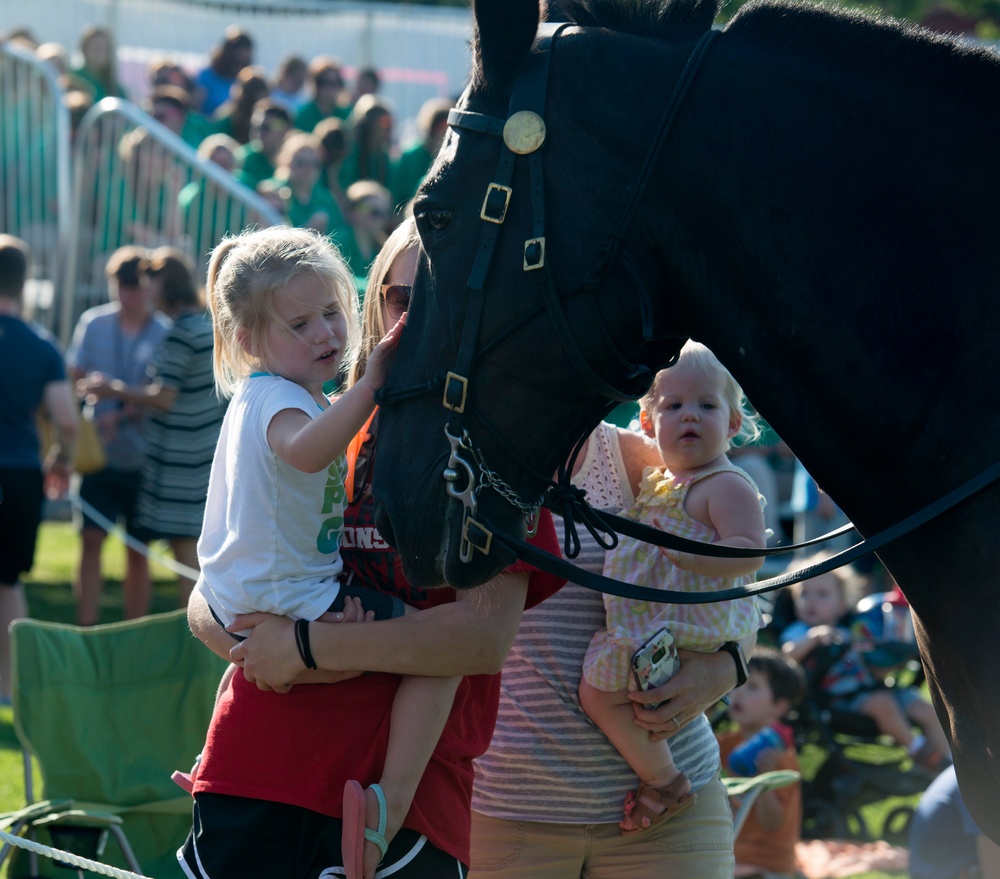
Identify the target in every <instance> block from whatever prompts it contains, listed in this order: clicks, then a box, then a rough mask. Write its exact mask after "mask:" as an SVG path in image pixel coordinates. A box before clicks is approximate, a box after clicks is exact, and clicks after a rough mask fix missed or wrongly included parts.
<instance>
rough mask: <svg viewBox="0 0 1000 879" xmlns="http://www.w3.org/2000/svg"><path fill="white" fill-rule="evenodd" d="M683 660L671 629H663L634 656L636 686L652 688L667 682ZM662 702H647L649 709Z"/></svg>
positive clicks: (633, 668) (638, 687)
mask: <svg viewBox="0 0 1000 879" xmlns="http://www.w3.org/2000/svg"><path fill="white" fill-rule="evenodd" d="M680 665H681V661H680V659H679V658H678V656H677V647H676V646H675V645H674V636H673V635H671V634H670V630H669V629H661V630H660V631H659V632H657V633H656V634H655V635H654V636H653V637H652V638H650V639H649V640H648V641H647V642H646V643H645V644H643V645H642V647H640V648H639V649H638V650H637V651H636V652H635V654H634V655H633V657H632V675H633V677H634V678H635V685H636V688H637V689H639V690H652V689H653V688H654V687H658V686H660V685H661V684H665V683H666V682H667V681H669V680H670V679H671V678H672V677H673V676H674V674H675V672H676V671H677V669H678V668H680ZM662 704H663V703H662V702H657V703H656V704H647V705H646V707H647V708H649V709H653V708H658V707H659V706H660V705H662Z"/></svg>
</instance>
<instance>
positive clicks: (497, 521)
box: [375, 0, 1000, 841]
mask: <svg viewBox="0 0 1000 879" xmlns="http://www.w3.org/2000/svg"><path fill="white" fill-rule="evenodd" d="M543 12H544V10H543ZM716 12H717V10H716V8H715V6H714V5H712V4H711V3H709V2H702V0H673V2H666V3H663V2H656V0H645V2H639V0H628V2H626V0H620V2H616V0H579V2H578V3H576V2H569V0H566V2H561V3H560V7H559V10H558V15H559V17H560V18H566V19H568V20H569V21H571V22H573V23H574V24H573V26H570V27H568V28H566V29H564V30H563V31H562V32H561V33H560V35H559V37H558V39H557V40H552V41H551V42H550V43H549V44H548V48H547V49H546V50H545V51H544V53H543V52H542V49H541V48H540V46H539V45H538V44H536V43H535V40H536V29H537V26H538V23H539V8H538V0H489V2H487V0H478V2H476V3H475V22H476V34H475V40H474V73H473V79H472V81H471V84H470V86H469V88H468V89H467V91H466V93H465V95H464V96H463V98H462V100H461V102H460V105H459V109H460V111H461V112H459V113H458V114H456V115H455V116H454V119H453V122H454V129H453V131H452V132H451V134H450V135H449V137H448V139H447V140H446V142H445V145H444V147H443V150H442V154H441V156H440V157H439V159H438V161H437V163H436V165H435V167H434V169H433V171H432V173H431V175H430V177H429V179H428V180H427V182H426V183H425V185H424V187H423V188H422V191H421V193H420V194H419V196H418V199H417V204H416V206H415V213H416V215H417V218H418V223H419V227H420V234H421V238H422V241H423V245H424V249H425V251H426V258H425V260H424V261H423V262H422V265H421V266H420V268H419V271H418V277H417V281H416V286H415V290H414V299H413V307H412V309H411V312H410V319H409V325H408V326H407V328H406V332H405V333H404V334H403V339H402V343H401V345H400V348H399V352H398V356H397V358H396V362H395V366H394V369H393V373H392V376H391V385H392V388H391V389H390V390H389V391H388V392H387V393H386V395H385V406H384V410H383V421H382V425H381V427H380V430H379V440H378V442H379V451H378V460H379V466H378V470H377V473H376V476H375V491H376V497H377V499H378V501H379V503H380V505H381V508H380V512H379V514H378V515H379V518H378V524H379V528H380V530H381V531H382V533H383V535H384V536H385V537H386V538H387V539H389V540H390V541H391V542H393V543H394V544H395V545H396V546H397V547H398V548H399V549H400V551H401V552H402V554H403V557H404V560H405V566H406V571H407V574H408V576H409V577H410V579H411V581H413V582H415V583H418V584H423V585H433V584H438V583H441V582H442V581H443V580H447V581H448V582H449V583H451V584H452V585H454V586H457V587H460V588H465V587H469V586H473V585H475V584H477V583H480V582H483V581H484V580H485V579H487V578H488V577H490V576H491V575H493V574H494V573H495V572H496V571H497V570H499V569H500V568H502V567H503V566H504V565H506V564H507V563H508V562H509V561H510V555H509V552H507V551H504V550H502V549H498V547H497V546H496V543H494V545H493V546H492V547H490V550H491V551H490V552H489V553H488V554H487V553H486V552H483V551H482V550H484V549H486V548H487V547H486V542H487V539H488V534H489V532H490V531H492V532H496V533H509V534H522V533H523V530H524V521H525V513H526V512H528V511H530V509H531V508H532V507H533V506H534V503H535V500H536V498H537V497H538V496H539V495H540V494H541V493H542V491H543V489H544V487H545V485H544V480H545V477H546V476H547V475H548V474H551V473H553V472H554V471H555V469H556V467H557V465H558V464H559V463H560V462H562V461H564V460H565V458H566V456H567V454H568V452H569V450H570V448H571V446H572V445H573V443H574V442H575V441H576V440H577V438H578V437H580V436H582V435H583V434H585V433H586V432H587V431H589V429H590V428H591V427H592V426H593V425H594V424H595V423H596V421H597V420H598V419H599V418H600V417H601V414H602V412H604V411H606V409H607V407H608V396H609V395H610V396H614V395H616V394H617V393H618V392H621V394H622V395H624V394H628V393H633V394H637V393H638V392H639V390H641V388H642V385H643V384H644V383H645V382H646V381H648V374H647V373H646V372H645V371H644V370H643V369H642V368H641V367H637V366H636V365H635V364H644V365H645V366H648V367H649V368H650V369H652V370H654V371H655V369H657V368H660V367H662V366H663V365H664V364H665V363H667V362H668V360H669V358H670V356H671V355H672V354H673V352H674V351H675V350H676V349H677V347H678V346H679V344H680V342H681V340H682V339H683V338H686V337H690V338H695V339H698V340H700V341H702V342H704V343H705V344H707V345H709V346H710V347H711V348H712V349H713V350H714V351H715V352H716V354H717V355H718V356H719V357H720V358H721V359H722V361H723V362H724V363H725V364H726V365H727V366H728V367H729V368H730V369H731V371H732V372H733V373H734V375H735V376H736V377H737V379H738V380H739V381H740V383H741V384H742V385H743V387H744V389H745V390H746V392H747V394H748V396H749V398H750V400H751V401H752V402H753V403H754V405H755V406H757V408H758V409H759V410H760V411H761V413H762V414H763V415H764V416H765V417H766V418H767V420H768V421H769V422H770V423H771V424H772V425H773V426H774V428H775V429H776V430H777V431H778V433H779V434H780V435H781V436H782V438H784V439H785V440H786V441H787V442H788V443H789V445H790V446H791V448H792V449H793V450H794V451H795V453H796V454H797V455H798V456H799V457H800V458H801V460H802V461H803V463H804V464H805V466H806V467H807V469H808V470H809V471H810V472H811V473H812V474H813V475H814V476H815V477H816V479H817V480H818V482H819V484H820V485H822V486H823V487H824V488H826V489H827V490H828V491H829V492H830V493H831V495H832V496H833V498H834V499H835V500H836V501H837V503H838V504H839V505H840V506H841V507H842V508H843V509H844V511H845V512H846V513H847V514H848V515H849V516H850V518H851V519H852V520H853V522H854V523H855V524H856V525H857V526H858V528H859V530H860V531H861V532H862V533H864V534H873V533H875V532H878V531H879V530H881V529H883V528H884V527H886V526H889V525H891V524H892V523H894V522H896V521H898V520H900V519H901V518H903V517H904V516H905V515H907V514H909V513H912V512H914V511H916V510H918V509H920V508H921V507H923V506H924V505H925V504H927V503H929V502H931V501H933V500H934V499H935V498H937V497H940V496H942V495H944V494H946V493H947V492H949V491H950V490H952V489H954V488H955V487H956V486H957V485H959V484H961V483H963V482H964V481H966V480H968V479H970V478H972V477H974V476H975V475H976V474H977V473H979V472H980V471H983V470H984V469H986V468H987V467H988V466H990V465H991V464H993V463H994V462H995V461H996V460H997V457H998V454H1000V452H998V445H1000V443H998V439H997V438H998V436H1000V407H998V405H997V391H998V374H1000V372H998V370H1000V362H998V361H1000V356H998V348H997V342H996V333H997V330H998V328H1000V297H998V296H997V293H998V292H1000V290H998V287H1000V284H998V281H997V264H996V257H997V255H998V251H1000V178H998V176H997V175H996V174H994V173H993V171H991V168H992V167H993V165H994V164H995V163H996V156H997V150H998V148H1000V59H998V58H997V56H995V55H993V54H992V53H990V52H988V51H986V50H984V49H979V48H973V47H969V46H963V45H961V44H959V43H957V42H954V41H952V40H949V39H945V38H942V37H936V36H933V35H931V34H929V33H926V32H923V31H920V30H917V29H914V28H911V27H908V26H904V25H901V24H898V23H894V22H889V21H878V20H874V19H871V18H866V17H861V16H858V15H854V14H850V13H845V12H837V11H830V10H825V9H821V8H817V7H813V6H805V5H793V4H788V3H755V4H752V5H749V6H747V7H744V8H743V9H742V10H741V11H740V12H739V13H738V14H737V15H736V17H735V18H734V19H733V20H732V21H731V22H730V23H729V24H728V26H727V27H726V28H725V29H724V30H723V31H722V32H721V33H718V34H716V37H715V39H714V42H712V44H711V45H706V44H705V42H704V41H703V40H702V38H703V35H704V34H706V33H707V32H708V31H709V29H710V27H711V24H712V21H713V19H714V17H715V15H716ZM553 13H554V10H550V15H549V17H550V18H554V17H555V15H554V14H553ZM696 44H697V45H696ZM533 46H534V48H533ZM693 53H694V55H695V57H697V59H698V60H699V61H700V65H699V66H697V68H696V67H695V65H694V64H691V65H689V63H688V62H689V58H691V57H692V55H693ZM543 54H544V55H545V57H547V58H548V59H549V61H548V63H549V65H550V69H549V70H548V71H547V73H545V72H544V65H542V71H543V72H542V74H541V75H539V74H538V72H537V71H536V72H535V73H534V74H530V73H529V74H527V76H528V80H529V85H528V86H521V85H519V86H517V90H518V95H515V97H514V98H513V99H512V98H511V92H512V88H514V83H515V80H517V81H518V82H521V83H523V82H524V81H525V80H524V79H523V78H522V79H518V73H519V70H522V69H523V68H524V67H525V65H526V66H527V67H528V69H529V70H530V69H531V68H532V67H533V66H534V65H535V64H536V62H537V61H538V59H539V58H540V57H542V55H543ZM539 83H540V86H539ZM678 83H680V84H681V87H680V88H678ZM522 90H523V91H524V92H525V94H527V96H528V97H527V99H526V103H522V100H521V96H520V91H522ZM539 91H540V92H541V94H542V95H543V96H544V107H542V106H541V104H540V103H539V94H538V93H539ZM525 107H527V108H528V109H531V110H534V112H535V113H536V116H527V117H522V122H523V123H524V124H522V125H520V126H516V127H515V128H514V129H512V130H511V131H510V132H508V134H507V135H506V137H505V138H504V140H505V142H506V144H507V147H509V148H511V149H513V152H512V153H508V151H507V149H506V148H503V146H502V143H501V138H500V131H499V129H500V127H502V126H503V125H504V120H506V119H507V117H508V115H509V112H510V111H511V110H520V109H524V108H525ZM537 117H543V118H544V124H545V131H544V134H543V133H542V132H541V130H540V126H539V125H538V121H537ZM491 120H498V121H491ZM539 144H540V146H539ZM502 149H503V156H504V158H503V159H501V158H500V157H501V150H502ZM508 178H509V179H508ZM540 217H541V219H540ZM484 230H485V231H484ZM541 238H544V242H543V243H542V242H540V241H539V239H541ZM526 242H527V243H526ZM484 263H485V264H487V268H488V271H485V270H484ZM470 274H471V277H470ZM480 312H481V314H480ZM463 331H464V336H463ZM449 373H453V374H452V375H448V374H449ZM446 375H447V378H446ZM443 403H444V404H446V405H442V404H443ZM446 425H447V431H448V433H450V434H451V437H452V439H451V440H450V441H449V440H448V439H447V437H446V433H445V429H446ZM449 442H451V444H452V445H451V446H449ZM446 469H447V470H448V471H449V472H448V478H449V481H445V479H443V478H442V474H443V472H444V471H445V470H446ZM470 478H471V479H472V480H474V481H475V485H476V486H477V487H478V489H479V490H478V492H475V493H474V494H475V498H474V500H475V504H474V506H473V507H472V508H471V509H470V508H469V506H468V505H465V506H463V503H462V498H463V496H464V498H465V499H466V500H467V499H468V496H469V495H470V493H473V492H471V489H470V485H469V483H468V480H469V479H470ZM512 501H513V503H512ZM470 518H471V519H472V520H473V522H472V525H473V527H472V531H471V532H467V533H465V537H466V538H468V539H463V530H462V529H463V523H464V524H466V525H468V522H466V520H467V519H470ZM998 527H1000V488H998V487H991V488H989V489H987V490H985V491H983V492H981V493H980V494H978V495H977V496H976V497H975V498H973V499H972V500H969V501H967V502H965V503H963V504H961V505H960V506H959V507H957V508H956V509H954V510H953V511H951V512H948V513H947V514H946V515H944V516H942V517H940V518H939V519H937V520H935V521H934V522H932V523H931V524H928V525H925V526H924V527H922V528H920V529H919V530H918V531H917V532H915V533H913V534H912V535H911V536H908V537H906V538H904V539H901V540H898V541H897V542H895V543H893V544H891V545H890V546H888V547H886V548H885V549H884V551H883V552H881V553H880V555H881V558H882V560H883V561H884V562H885V564H886V565H887V567H888V569H889V570H890V571H891V572H892V574H893V575H894V576H895V578H896V579H897V580H898V582H899V583H900V585H901V587H902V588H903V590H904V592H905V593H906V595H907V597H908V598H909V600H910V603H911V605H912V608H913V611H914V616H915V621H916V629H917V633H918V638H919V643H920V647H921V652H922V655H923V659H924V664H925V667H926V671H927V679H928V681H929V684H930V688H931V693H932V696H933V700H934V704H935V705H936V707H937V711H938V713H939V715H940V717H941V720H942V722H943V724H944V727H945V729H946V730H947V732H948V734H949V737H950V739H951V741H952V743H953V746H954V756H955V760H956V764H957V768H958V774H959V780H960V784H961V787H962V791H963V793H964V795H965V798H966V800H967V802H968V804H969V806H970V808H971V809H972V811H973V814H974V815H975V817H976V819H977V821H978V822H979V824H980V826H981V827H982V828H983V830H984V831H985V832H986V833H988V834H989V835H990V836H991V837H992V838H994V839H996V840H998V841H1000V809H998V808H997V804H998V803H1000V762H998V761H1000V699H998V698H997V696H996V693H997V686H998V685H997V679H998V672H1000V660H998V659H997V658H995V657H994V656H993V654H992V647H991V646H990V645H991V644H993V643H994V640H993V639H994V638H998V637H1000V601H998V595H997V583H998V577H1000V575H998V571H1000V541H998V538H997V534H998ZM463 558H464V559H467V560H463Z"/></svg>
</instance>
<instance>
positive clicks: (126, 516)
mask: <svg viewBox="0 0 1000 879" xmlns="http://www.w3.org/2000/svg"><path fill="white" fill-rule="evenodd" d="M141 476H142V472H141V471H139V470H112V469H111V468H110V467H105V468H104V469H103V470H99V471H98V472H97V473H91V474H90V475H89V476H84V477H83V479H81V480H80V500H81V501H83V502H84V503H86V504H88V505H89V506H91V507H93V508H94V510H96V511H97V512H98V513H99V514H100V515H102V516H103V517H104V518H105V519H107V520H109V521H110V522H113V523H115V524H118V522H119V520H124V523H125V530H126V531H127V532H128V533H129V534H131V535H132V536H133V537H135V538H136V539H137V540H142V538H141V537H140V536H138V535H137V533H136V532H137V528H136V524H135V514H136V500H137V499H138V497H139V482H140V481H141ZM77 527H79V528H81V529H83V528H99V529H100V530H101V531H107V530H108V529H107V528H105V527H104V525H103V524H102V523H100V522H97V521H96V520H94V519H91V518H90V516H89V515H87V512H86V508H84V510H83V512H81V513H80V514H79V516H78V518H77Z"/></svg>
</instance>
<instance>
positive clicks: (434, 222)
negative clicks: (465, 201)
mask: <svg viewBox="0 0 1000 879" xmlns="http://www.w3.org/2000/svg"><path fill="white" fill-rule="evenodd" d="M453 216H454V214H453V213H452V212H451V211H448V210H444V209H442V208H436V209H432V210H428V211H424V213H423V214H422V218H423V220H424V221H425V222H426V223H427V225H428V226H429V227H430V228H431V229H432V230H433V231H435V232H443V231H444V230H445V229H447V228H448V226H450V225H451V219H452V217H453Z"/></svg>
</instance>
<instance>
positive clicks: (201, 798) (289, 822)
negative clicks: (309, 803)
mask: <svg viewBox="0 0 1000 879" xmlns="http://www.w3.org/2000/svg"><path fill="white" fill-rule="evenodd" d="M341 830H342V825H341V821H340V819H339V818H331V817H329V816H328V815H321V814H319V813H318V812H312V811H310V810H309V809H303V808H300V807H299V806H289V805H286V804H284V803H272V802H270V801H268V800H251V799H247V798H245V797H230V796H224V795H222V794H197V795H196V796H195V798H194V826H193V827H192V829H191V833H190V834H189V835H188V838H187V839H186V840H185V841H184V845H182V846H181V848H180V850H179V851H178V852H177V859H178V861H180V865H181V869H182V870H183V871H184V874H185V875H186V876H188V877H189V879H246V877H248V876H266V877H267V879H334V877H341V876H344V867H343V863H344V859H343V857H342V856H341V851H340V838H341ZM468 873H469V868H468V867H467V866H466V865H464V864H462V863H460V862H459V861H458V860H456V859H455V858H453V857H452V856H451V855H448V854H445V853H444V852H443V851H441V850H440V849H438V848H435V847H434V846H433V845H431V844H430V842H428V841H427V837H426V836H422V835H421V834H419V833H417V832H416V831H414V830H408V829H407V828H405V827H404V828H403V829H402V830H400V831H399V833H397V834H396V837H395V838H394V839H393V840H392V842H391V843H390V844H389V850H388V851H387V852H386V853H385V857H384V858H383V859H382V863H381V865H380V867H379V869H378V871H377V872H376V874H375V875H376V877H378V876H382V875H385V876H390V875H391V876H392V879H465V877H466V876H468Z"/></svg>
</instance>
